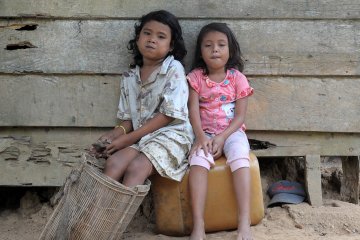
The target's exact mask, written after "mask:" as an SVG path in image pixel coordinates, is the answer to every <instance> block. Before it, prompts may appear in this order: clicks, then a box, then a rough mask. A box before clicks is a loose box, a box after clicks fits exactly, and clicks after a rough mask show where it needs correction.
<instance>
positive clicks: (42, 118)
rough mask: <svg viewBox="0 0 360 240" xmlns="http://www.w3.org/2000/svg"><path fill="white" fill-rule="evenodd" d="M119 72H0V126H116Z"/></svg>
mask: <svg viewBox="0 0 360 240" xmlns="http://www.w3.org/2000/svg"><path fill="white" fill-rule="evenodd" d="M119 81H120V76H107V77H105V76H37V75H22V76H4V75H2V76H0V86H1V87H0V96H1V98H2V99H4V100H5V101H4V100H3V101H1V102H0V106H1V107H0V108H1V112H0V125H2V126H89V127H90V126H103V127H105V126H115V123H116V112H117V105H118V101H119V100H118V99H119V94H120V93H119Z"/></svg>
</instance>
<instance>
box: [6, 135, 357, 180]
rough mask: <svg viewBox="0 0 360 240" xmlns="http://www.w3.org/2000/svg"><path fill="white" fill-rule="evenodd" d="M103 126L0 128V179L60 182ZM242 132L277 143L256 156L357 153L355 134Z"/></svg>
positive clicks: (258, 151) (349, 154) (348, 154)
mask: <svg viewBox="0 0 360 240" xmlns="http://www.w3.org/2000/svg"><path fill="white" fill-rule="evenodd" d="M107 130H109V129H107V128H96V129H94V128H0V185H9V186H19V185H32V186H61V185H62V183H63V182H64V180H65V178H66V176H67V174H68V173H69V172H70V170H71V168H72V167H74V166H76V165H77V164H78V163H79V160H80V157H81V153H82V152H85V150H84V149H86V148H88V147H89V146H90V144H91V143H92V142H94V141H95V140H96V139H97V138H98V137H99V136H100V135H101V134H102V133H104V132H105V131H107ZM248 136H249V138H250V139H256V140H258V141H264V142H265V141H269V142H271V143H272V144H276V145H277V146H276V147H273V148H269V149H263V150H253V152H254V153H255V154H256V156H257V157H261V158H264V157H270V156H311V155H316V154H313V153H314V152H316V151H317V150H319V153H320V154H321V155H322V156H353V155H354V154H357V155H360V134H345V133H301V132H265V131H249V132H248ZM314 146H315V147H314ZM356 157H357V156H356ZM309 159H310V158H308V160H309ZM309 161H310V162H311V161H312V160H309ZM309 164H311V163H309ZM308 167H309V168H310V166H309V165H308Z"/></svg>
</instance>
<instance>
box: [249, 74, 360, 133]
mask: <svg viewBox="0 0 360 240" xmlns="http://www.w3.org/2000/svg"><path fill="white" fill-rule="evenodd" d="M251 84H252V86H253V87H254V88H255V93H254V96H253V97H250V98H249V107H248V115H247V120H246V123H247V126H248V128H249V129H251V130H285V131H288V130H289V131H324V132H360V122H359V117H360V107H359V106H360V98H357V97H355V96H357V95H358V90H359V89H360V80H359V79H330V78H287V77H285V78H284V77H278V78H257V79H255V80H254V81H251Z"/></svg>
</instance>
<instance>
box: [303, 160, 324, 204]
mask: <svg viewBox="0 0 360 240" xmlns="http://www.w3.org/2000/svg"><path fill="white" fill-rule="evenodd" d="M305 184H306V186H305V187H306V192H307V195H308V200H309V203H310V204H311V205H313V206H321V205H322V191H321V171H320V155H306V156H305Z"/></svg>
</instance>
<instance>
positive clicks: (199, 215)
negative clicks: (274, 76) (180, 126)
mask: <svg viewBox="0 0 360 240" xmlns="http://www.w3.org/2000/svg"><path fill="white" fill-rule="evenodd" d="M243 67H244V64H243V61H242V59H241V51H240V47H239V44H238V42H237V40H236V38H235V36H234V34H233V33H232V31H231V30H230V29H229V27H228V26H227V25H226V24H225V23H210V24H208V25H206V26H204V27H203V28H202V29H201V31H200V33H199V36H198V39H197V44H196V52H195V60H194V64H193V70H192V71H191V72H190V73H189V74H188V76H187V79H188V82H189V84H190V95H189V111H190V122H191V124H192V126H193V130H194V133H195V136H196V140H195V143H194V145H193V146H192V149H191V151H190V158H189V159H190V175H189V184H190V194H191V201H192V214H193V230H192V233H191V236H190V239H191V240H199V239H205V228H204V225H205V223H204V208H205V201H206V199H205V198H206V192H207V176H208V171H209V169H210V168H211V167H212V166H213V165H214V159H217V158H219V157H220V156H221V155H222V153H223V152H224V154H225V156H226V158H227V164H228V165H229V166H230V169H231V171H232V173H233V181H234V187H235V193H236V198H237V204H238V209H239V210H238V237H237V239H252V236H251V231H250V170H249V151H250V147H249V142H248V139H247V137H246V135H245V132H244V131H245V125H244V120H245V115H246V109H247V103H248V101H247V97H248V96H250V95H251V94H252V93H253V89H252V88H251V87H250V86H249V83H248V81H247V79H246V77H245V76H244V75H243V74H242V73H241V71H242V70H243Z"/></svg>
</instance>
